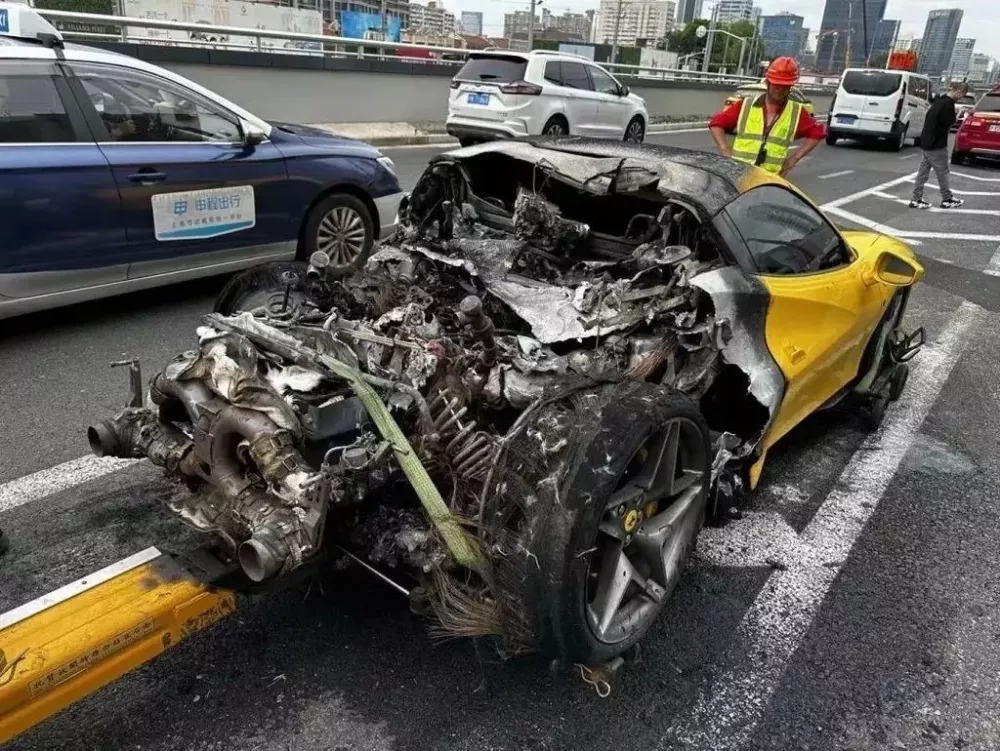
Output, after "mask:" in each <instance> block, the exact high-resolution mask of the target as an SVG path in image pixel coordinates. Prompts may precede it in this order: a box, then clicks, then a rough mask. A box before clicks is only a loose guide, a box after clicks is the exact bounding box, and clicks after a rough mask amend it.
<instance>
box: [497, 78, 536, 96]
mask: <svg viewBox="0 0 1000 751" xmlns="http://www.w3.org/2000/svg"><path fill="white" fill-rule="evenodd" d="M500 91H502V92H503V93H504V94H522V95H524V96H538V95H539V94H541V93H542V87H541V86H537V85H536V84H533V83H528V82H527V81H515V82H513V83H505V84H504V85H503V86H501V87H500Z"/></svg>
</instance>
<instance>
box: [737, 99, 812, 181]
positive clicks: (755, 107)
mask: <svg viewBox="0 0 1000 751" xmlns="http://www.w3.org/2000/svg"><path fill="white" fill-rule="evenodd" d="M764 99H765V96H764V95H763V94H762V95H760V96H757V97H746V98H745V99H744V100H743V106H742V107H741V109H740V121H739V125H737V127H736V141H735V142H734V143H733V159H735V160H736V161H738V162H746V163H747V164H755V165H757V166H758V167H762V168H763V169H766V170H767V171H768V172H773V173H775V174H777V173H779V172H781V165H782V164H784V163H785V157H786V156H788V150H789V149H790V148H791V146H792V143H793V142H794V141H795V132H796V131H797V130H798V128H799V115H800V114H801V112H802V105H801V104H799V103H798V102H787V103H786V104H785V109H784V110H782V112H781V114H780V115H778V119H777V120H775V122H774V124H773V125H772V126H771V132H770V133H766V134H765V127H764Z"/></svg>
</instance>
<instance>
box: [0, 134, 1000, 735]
mask: <svg viewBox="0 0 1000 751" xmlns="http://www.w3.org/2000/svg"><path fill="white" fill-rule="evenodd" d="M655 140H656V141H658V142H663V143H670V144H675V145H678V146H682V147H685V148H707V147H708V146H709V144H710V141H709V137H708V135H707V133H705V132H704V131H701V132H692V133H676V134H669V135H666V136H660V137H657V138H655ZM387 151H388V153H390V154H391V156H392V157H393V158H394V159H395V160H396V163H397V166H398V167H399V170H400V173H401V178H402V182H403V184H404V187H410V186H411V185H412V183H413V181H414V180H415V178H416V176H417V175H418V174H419V173H420V171H421V170H422V168H423V165H424V164H426V161H427V159H428V158H429V157H430V156H431V155H432V154H433V153H435V151H437V149H424V148H420V149H395V150H392V149H390V150H387ZM918 162H919V156H918V152H916V151H915V150H913V149H906V150H904V151H903V152H902V153H900V154H897V153H893V152H888V151H877V150H875V151H872V150H864V149H861V148H857V147H853V146H850V145H843V146H839V147H836V148H829V147H825V146H823V147H821V148H820V149H819V150H817V151H816V152H814V155H812V156H811V157H810V158H808V159H807V160H805V161H804V162H803V163H801V164H800V165H799V166H798V168H797V169H796V171H795V172H794V173H793V174H792V179H793V180H795V181H796V182H797V183H798V184H799V185H800V186H801V187H802V188H803V189H804V190H806V192H808V193H809V194H810V195H811V196H813V197H814V199H815V200H816V201H817V202H818V203H820V204H822V205H824V207H825V208H826V210H828V211H829V212H830V214H831V216H832V217H833V218H834V220H835V221H837V222H838V223H841V224H843V226H845V227H853V226H866V227H871V228H875V229H880V230H882V231H886V232H893V233H895V234H900V235H904V236H905V237H907V239H908V240H909V241H910V242H912V243H913V244H914V249H915V250H916V251H917V252H918V254H920V256H921V258H922V260H923V261H924V263H925V265H926V268H927V276H926V279H925V281H924V283H923V284H921V285H920V286H919V287H918V288H917V289H916V291H915V293H914V296H913V301H912V304H911V309H910V311H909V316H910V320H911V321H914V322H919V323H920V324H922V325H924V326H925V327H926V329H927V332H928V339H929V344H928V346H927V347H926V348H925V350H924V352H923V353H922V354H921V355H920V356H919V358H918V360H917V361H916V363H915V366H914V370H913V373H912V375H911V378H910V385H909V387H908V390H907V394H906V395H905V396H904V399H903V400H902V401H900V402H899V403H897V404H895V405H894V406H893V407H891V408H890V413H889V415H888V417H887V420H886V424H885V425H884V427H883V429H882V430H881V431H880V432H879V433H876V434H874V435H872V436H868V435H866V434H865V433H863V432H862V431H861V430H860V427H859V423H858V420H857V418H856V417H855V416H852V415H850V414H842V413H841V414H837V413H831V414H828V415H825V416H823V417H821V418H814V419H811V420H809V421H808V422H807V423H806V424H805V425H803V426H802V427H801V428H799V429H798V430H796V431H795V433H794V434H793V436H791V437H790V438H789V439H788V440H786V442H785V445H784V446H783V447H782V448H781V449H780V450H779V451H777V452H776V453H775V454H774V455H773V457H772V458H771V460H770V464H769V466H768V467H767V469H766V470H765V473H764V476H763V478H762V482H761V486H760V488H759V490H758V492H757V493H756V495H755V497H754V499H753V502H752V506H751V508H750V510H748V512H747V513H746V514H745V515H744V518H743V519H741V520H739V521H735V522H732V523H730V524H729V525H727V526H725V527H722V528H711V529H707V530H705V531H704V532H703V534H702V537H701V539H700V541H699V545H698V550H697V553H696V556H695V559H694V561H693V563H692V565H691V567H690V569H689V571H688V572H687V574H686V575H685V577H684V579H683V580H682V582H681V584H680V586H679V587H678V589H677V591H676V593H675V595H674V598H673V599H672V601H671V604H670V606H669V608H668V610H667V613H666V615H665V616H664V617H663V618H662V620H661V622H660V623H659V624H658V625H657V626H656V627H655V629H654V631H653V632H652V633H651V634H650V635H649V636H648V637H647V639H646V641H645V642H644V648H643V650H642V652H641V656H640V659H639V660H638V661H637V662H634V663H631V664H630V665H629V666H628V668H627V671H626V673H625V675H624V677H623V679H622V681H621V684H620V685H619V686H618V687H617V689H616V691H615V692H614V693H613V694H612V695H611V696H610V697H609V698H607V699H600V698H598V697H597V696H596V694H595V693H594V692H593V691H592V689H591V688H590V687H589V686H587V685H586V684H585V683H583V682H582V681H580V680H579V678H577V677H575V676H572V675H570V676H565V675H561V676H550V675H549V673H548V670H547V666H546V665H545V664H543V663H542V662H540V661H539V660H536V659H525V660H519V661H515V662H511V663H507V664H502V665H497V664H492V663H482V662H481V661H480V660H479V659H478V658H477V656H476V654H475V652H474V650H473V648H472V646H471V645H470V644H468V643H462V642H457V643H447V644H434V643H432V642H431V641H430V640H429V638H428V637H427V635H426V632H425V630H424V626H423V625H422V624H421V623H420V622H419V621H417V620H416V619H415V618H413V617H412V616H411V615H410V614H409V611H408V609H407V608H406V605H405V603H403V602H401V601H400V599H399V598H398V596H397V595H395V594H394V593H393V592H392V591H389V590H387V589H385V588H384V587H383V586H382V585H380V584H379V583H378V582H376V581H374V580H372V579H370V578H368V577H367V576H366V575H365V574H363V573H361V572H359V571H358V570H356V569H350V570H349V571H348V572H347V573H346V574H342V575H340V576H339V577H338V578H335V579H333V580H330V581H325V582H323V586H322V587H321V588H320V587H317V586H313V587H311V588H308V587H305V586H302V587H298V588H293V589H291V590H288V591H286V592H283V593H281V594H278V595H276V596H273V597H270V598H267V599H263V600H261V601H260V602H257V603H255V604H253V605H252V606H250V607H248V608H247V609H245V610H242V611H241V612H240V613H239V614H237V615H236V616H235V617H233V618H231V619H230V620H228V621H226V622H223V623H221V624H218V625H217V626H216V627H214V628H213V629H210V630H209V631H207V632H204V633H202V634H200V635H198V636H196V637H193V638H192V639H190V640H189V641H187V642H185V643H184V644H182V645H180V646H179V647H178V648H176V649H174V650H172V651H171V652H169V653H167V654H166V655H164V656H163V657H161V658H160V659H158V660H157V661H155V662H154V663H152V664H150V665H147V666H145V667H144V668H141V669H139V670H137V671H136V672H134V673H133V674H131V675H129V676H127V677H126V678H125V679H123V680H122V681H120V682H118V683H117V684H114V685H112V686H110V687H108V688H106V689H104V690H102V691H101V692H99V693H97V694H95V695H94V696H92V697H90V698H89V699H87V700H85V701H83V702H81V703H79V704H78V705H76V706H75V707H73V708H71V709H70V710H68V711H66V712H64V713H63V714H61V715H59V716H57V717H55V718H53V719H51V720H49V721H48V722H46V723H44V724H42V725H40V726H39V727H37V728H35V729H34V730H33V731H31V732H29V733H28V734H26V735H24V736H22V737H21V738H20V739H18V741H16V742H15V743H13V744H11V747H12V748H18V749H29V748H112V747H114V748H118V747H121V748H144V749H178V748H183V749H390V748H391V749H425V748H426V749H561V748H649V749H653V748H692V749H724V748H746V749H895V748H899V749H923V748H928V749H931V748H933V749H947V748H977V749H996V748H1000V716H998V715H997V712H996V707H997V706H1000V683H998V681H997V680H996V675H997V674H998V672H1000V617H998V610H997V608H998V604H1000V564H998V563H997V561H1000V535H998V534H997V529H998V526H1000V481H998V479H997V478H998V477H1000V458H998V452H997V444H998V435H1000V428H998V426H1000V374H998V369H997V355H996V353H997V352H998V351H1000V315H998V314H1000V221H998V217H1000V201H998V198H1000V169H991V168H988V167H987V168H984V167H981V166H974V167H964V168H956V169H957V173H956V174H955V175H954V179H953V183H954V187H955V188H956V190H957V191H959V195H960V196H961V197H963V198H966V199H967V201H966V205H965V206H963V207H962V209H961V210H960V211H948V212H944V211H935V210H931V211H926V212H914V211H911V210H909V209H908V208H907V207H906V206H905V201H906V200H907V199H908V197H909V192H910V190H912V183H911V182H908V178H910V177H911V176H912V174H913V173H914V172H916V169H917V166H918ZM927 195H928V197H929V198H930V199H932V200H934V199H937V198H938V195H937V193H936V190H935V189H934V188H928V191H927ZM219 286H220V282H219V281H218V280H209V281H206V282H202V283H198V284H193V285H185V286H180V287H175V288H171V289H167V290H162V291H157V292H154V293H143V294H142V295H137V296H130V297H125V298H120V299H116V300H113V301H108V302H103V303H100V304H94V305H85V306H80V307H77V308H73V309H69V310H62V311H54V312H51V313H46V314H43V315H38V316H32V317H30V318H25V319H20V320H17V321H13V322H5V324H4V328H3V335H2V338H0V426H2V430H0V527H2V528H4V529H5V530H6V531H7V532H8V533H9V534H10V536H11V538H12V542H13V547H12V549H11V552H10V553H9V554H8V555H7V556H6V557H3V558H0V612H2V611H4V610H7V609H8V608H10V607H13V606H15V605H17V604H20V603H21V602H24V601H26V600H28V599H31V598H33V597H36V596H38V595H40V594H42V593H44V592H46V591H49V590H51V589H53V588H55V587H57V586H59V585H61V584H64V583H66V582H68V581H71V580H73V579H76V578H77V577H79V576H82V575H84V574H86V573H88V572H90V571H93V570H95V569H97V568H100V567H103V566H106V565H108V564H110V563H112V562H114V561H116V560H118V559H120V558H123V557H125V556H127V555H130V554H132V553H135V552H137V551H139V550H141V549H143V548H145V547H147V546H149V545H156V546H158V547H160V548H161V549H164V550H170V549H183V548H184V547H185V546H187V545H190V544H192V542H193V537H192V535H191V534H190V533H188V532H187V531H186V530H185V529H184V528H183V527H181V526H180V525H179V524H178V523H177V522H175V521H174V520H173V519H172V518H170V517H169V516H168V515H167V514H166V513H165V512H164V511H162V510H161V508H160V502H161V500H162V499H163V498H164V497H165V495H166V494H167V493H168V492H169V489H168V488H167V487H166V486H165V485H164V484H163V482H162V481H161V480H160V479H159V475H158V473H157V472H156V471H154V470H153V469H152V468H151V467H149V466H147V465H145V464H141V463H140V464H135V465H130V466H126V467H121V468H117V469H116V470H115V471H107V468H106V467H105V466H104V465H99V464H97V463H95V462H94V461H91V460H90V459H87V458H81V457H85V455H86V453H87V446H86V439H85V429H86V426H87V425H88V424H90V423H91V422H93V421H95V420H98V419H101V418H103V417H106V416H108V415H110V414H112V413H114V412H116V411H117V410H118V409H119V408H120V407H121V406H123V403H124V396H125V387H126V380H127V379H126V375H125V373H124V372H122V371H113V370H111V369H110V368H109V367H108V363H109V362H110V361H112V360H116V359H121V358H124V357H140V358H141V359H142V360H143V362H144V363H145V365H146V368H147V375H149V374H150V373H152V372H153V368H159V367H161V366H162V365H163V364H164V363H165V362H166V361H167V360H169V359H170V358H172V357H173V356H174V355H175V354H176V353H178V352H180V351H183V350H185V349H188V348H191V347H192V346H193V345H194V343H195V339H194V327H195V326H196V325H197V323H198V317H199V315H200V314H201V313H202V312H204V311H205V310H207V309H208V307H209V305H210V303H211V301H212V298H213V295H214V293H215V292H216V290H217V289H218V287H219Z"/></svg>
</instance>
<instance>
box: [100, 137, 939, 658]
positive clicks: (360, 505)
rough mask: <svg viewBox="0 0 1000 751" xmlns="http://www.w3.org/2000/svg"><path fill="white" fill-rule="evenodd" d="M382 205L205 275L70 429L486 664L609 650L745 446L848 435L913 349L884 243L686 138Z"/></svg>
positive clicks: (434, 185) (492, 166) (289, 566)
mask: <svg viewBox="0 0 1000 751" xmlns="http://www.w3.org/2000/svg"><path fill="white" fill-rule="evenodd" d="M400 219H401V223H400V229H399V230H398V232H397V234H396V235H395V236H394V237H393V238H392V239H391V240H389V241H388V242H386V243H384V244H382V245H381V246H379V247H377V248H375V249H374V252H372V253H371V255H370V257H369V258H368V259H367V263H366V265H365V266H364V268H363V270H362V271H359V272H356V273H354V274H353V275H351V276H346V277H345V276H340V275H338V274H335V273H333V272H332V271H331V270H332V269H334V268H337V267H338V266H342V264H340V263H339V260H338V259H337V258H331V257H330V256H329V255H327V254H324V253H317V254H315V255H314V256H313V257H312V258H311V259H309V261H308V263H307V262H302V263H288V264H274V265H270V266H264V267H260V268H257V269H253V270H250V271H249V272H246V273H243V274H241V275H239V276H237V277H234V278H233V279H232V280H231V281H230V283H229V284H228V285H227V287H226V288H225V290H224V291H223V293H222V295H221V296H220V298H219V300H218V303H217V308H216V310H215V312H214V313H212V314H210V315H207V316H206V317H205V319H204V325H203V326H202V327H201V328H200V329H199V330H198V332H197V337H198V339H197V341H198V346H197V348H195V349H193V350H192V351H190V352H187V353H185V354H182V355H180V356H179V357H177V358H176V359H175V360H174V361H173V362H171V363H169V364H168V365H167V366H166V367H165V368H164V369H163V370H162V371H161V372H159V373H157V374H156V375H155V376H154V377H153V378H152V380H151V381H150V382H149V388H148V399H149V401H150V402H151V404H150V405H149V406H146V401H145V399H144V395H143V394H142V393H141V391H140V392H138V393H134V394H133V400H132V402H131V406H130V407H129V408H128V409H126V410H125V411H124V412H122V413H121V414H120V415H118V416H117V417H114V418H113V419H109V420H107V421H106V422H103V423H101V424H98V425H95V426H93V427H92V428H91V429H90V435H89V438H90V443H91V446H92V448H93V451H94V452H95V453H97V454H98V455H101V456H115V457H148V458H149V459H150V460H151V461H152V462H154V463H156V464H158V465H160V466H162V467H163V468H164V469H165V470H166V472H167V473H168V475H170V476H171V477H173V478H176V479H177V481H178V483H179V487H180V488H181V491H180V492H178V493H177V494H176V495H174V496H173V498H172V500H171V501H170V508H171V509H172V510H173V511H174V512H175V513H176V514H178V515H179V516H180V517H181V518H182V519H183V520H184V521H186V522H187V523H189V524H191V525H193V526H194V527H196V528H197V529H199V530H203V531H204V532H206V533H209V534H211V535H213V536H214V538H215V539H216V541H217V542H218V543H219V546H220V549H221V550H223V551H224V552H225V555H226V556H228V557H229V558H230V559H231V560H232V561H234V562H236V563H238V567H239V569H240V576H241V577H242V578H241V581H242V582H243V583H244V585H251V584H254V583H261V582H267V581H270V580H272V579H276V578H280V577H284V576H287V575H289V574H291V573H292V572H295V571H303V570H308V567H309V566H310V565H312V564H315V563H316V562H318V561H320V560H323V559H327V560H329V559H331V558H341V559H344V560H345V561H356V562H360V563H363V564H364V565H365V566H366V567H368V568H369V569H370V570H372V571H375V572H377V573H378V574H379V575H380V576H382V577H384V578H387V579H388V580H389V581H391V582H392V583H393V584H394V585H395V586H396V587H397V588H400V589H402V590H404V591H406V592H407V593H408V594H409V595H410V598H411V600H412V603H413V605H414V607H415V608H417V609H418V610H420V611H421V612H423V613H426V614H427V615H428V616H429V617H430V618H431V619H432V620H433V623H434V630H435V632H436V633H438V634H441V635H467V636H484V637H495V643H496V645H497V647H498V648H499V649H500V650H501V651H502V652H503V653H504V654H508V655H509V654H519V653H523V652H526V651H541V652H542V653H544V654H546V655H549V656H551V657H552V658H553V659H557V660H560V661H562V662H563V663H566V664H568V663H585V664H594V663H597V662H601V661H607V660H610V659H612V658H615V657H616V656H618V655H620V654H621V653H623V652H624V651H626V650H627V649H629V648H630V647H631V646H632V645H634V644H635V643H636V642H637V641H638V640H639V639H641V638H642V636H643V634H644V633H645V632H646V631H647V629H649V627H650V625H651V624H652V623H653V621H654V620H655V619H656V617H657V615H658V614H659V613H660V611H661V610H662V609H663V608H664V607H665V606H666V604H667V600H668V598H669V597H670V594H671V591H672V590H673V589H674V586H675V585H676V583H677V581H678V578H679V577H680V574H681V571H682V567H683V565H684V562H685V559H686V557H687V555H688V553H689V551H690V550H691V549H692V547H693V545H694V544H695V541H696V538H697V536H698V533H699V530H700V529H701V527H702V525H703V523H704V522H705V520H706V519H707V518H709V519H710V518H712V517H715V516H718V515H720V514H724V513H726V512H727V511H728V510H729V509H731V508H732V507H734V506H737V507H738V505H739V500H740V497H741V495H742V494H743V493H745V492H746V491H747V490H749V489H752V488H753V487H754V486H755V485H756V483H757V481H758V478H759V476H760V471H761V467H762V465H763V463H764V460H765V457H766V454H767V451H768V449H769V448H770V447H771V446H773V445H774V443H775V442H776V441H778V440H779V439H781V438H782V436H784V435H785V434H787V433H788V431H789V430H791V429H792V428H793V427H794V426H795V425H797V424H798V423H800V422H801V421H802V420H804V419H805V418H806V417H808V416H809V415H810V414H812V413H814V412H816V411H817V410H821V409H825V408H828V407H831V406H833V405H835V404H838V403H843V404H850V405H855V406H856V407H857V408H858V409H860V410H862V411H863V412H864V414H865V415H866V416H867V419H868V420H869V422H870V424H871V426H872V428H875V427H877V425H878V423H879V421H880V420H881V417H882V415H883V413H884V411H885V409H886V406H887V404H888V403H889V402H890V401H891V400H893V399H895V398H898V397H899V395H900V393H901V391H902V389H903V386H904V384H905V381H906V375H907V365H906V362H907V361H908V360H909V359H910V358H911V357H913V356H914V355H915V354H916V352H917V350H918V349H919V347H920V345H921V344H922V342H923V331H922V329H918V330H916V331H915V332H914V333H913V334H906V333H904V332H903V330H902V328H901V319H902V316H903V313H904V310H905V308H906V300H907V296H908V293H909V287H910V286H911V285H913V284H914V283H915V282H917V281H918V280H919V279H920V277H921V276H922V274H923V270H922V268H921V267H920V266H919V264H918V263H917V261H916V259H915V258H914V256H913V254H912V253H911V252H910V250H909V249H908V248H907V247H906V246H905V245H903V244H902V243H900V242H898V241H896V240H893V239H891V238H887V237H882V236H878V235H875V234H871V233H867V232H839V231H838V230H837V229H835V228H834V226H833V225H832V224H830V222H829V221H828V220H827V219H826V218H825V217H824V216H823V215H822V214H821V213H820V212H819V211H818V210H817V209H816V207H815V206H813V205H812V204H811V203H810V202H809V201H808V200H807V199H806V198H805V197H804V196H803V195H802V194H801V193H799V192H798V191H797V190H795V188H793V187H791V186H790V185H788V184H787V183H785V182H784V181H782V180H781V179H779V178H775V177H772V176H769V175H767V174H765V173H764V172H762V171H759V170H757V169H755V168H750V167H746V166H744V165H741V164H738V163H736V162H733V161H729V160H725V159H723V158H721V157H717V156H714V155H710V154H704V153H696V152H690V151H682V150H675V149H669V148H664V147H657V146H640V145H628V144H609V143H608V142H600V141H588V140H581V139H574V138H563V139H556V140H534V141H532V140H528V141H507V142H500V143H489V144H482V145H479V146H474V147H470V148H465V149H460V150H456V151H452V152H450V153H446V154H443V155H441V156H439V157H437V158H436V159H435V160H434V161H433V162H432V163H431V164H430V166H429V167H428V168H427V170H426V171H425V173H424V174H423V176H422V177H421V179H420V180H419V182H418V183H417V185H416V187H415V188H414V190H413V192H412V193H411V194H410V195H409V196H408V197H407V198H406V199H404V203H403V205H402V206H401V208H400ZM334 255H336V254H334ZM137 388H138V387H137ZM230 583H231V584H232V582H230Z"/></svg>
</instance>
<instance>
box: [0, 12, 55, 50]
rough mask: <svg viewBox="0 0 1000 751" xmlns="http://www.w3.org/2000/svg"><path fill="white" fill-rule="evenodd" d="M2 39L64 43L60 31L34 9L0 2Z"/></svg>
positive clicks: (0, 34) (0, 31) (0, 32)
mask: <svg viewBox="0 0 1000 751" xmlns="http://www.w3.org/2000/svg"><path fill="white" fill-rule="evenodd" d="M0 37H14V38H17V39H36V40H38V41H42V42H45V41H49V40H57V41H59V42H61V41H62V38H63V36H62V34H61V33H60V32H59V30H58V29H57V28H56V27H55V26H53V25H52V24H50V23H49V22H48V21H46V20H45V19H44V18H42V16H41V14H39V13H38V11H36V10H35V9H34V8H30V7H28V6H27V5H15V4H12V3H4V2H0Z"/></svg>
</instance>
